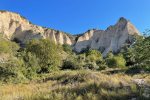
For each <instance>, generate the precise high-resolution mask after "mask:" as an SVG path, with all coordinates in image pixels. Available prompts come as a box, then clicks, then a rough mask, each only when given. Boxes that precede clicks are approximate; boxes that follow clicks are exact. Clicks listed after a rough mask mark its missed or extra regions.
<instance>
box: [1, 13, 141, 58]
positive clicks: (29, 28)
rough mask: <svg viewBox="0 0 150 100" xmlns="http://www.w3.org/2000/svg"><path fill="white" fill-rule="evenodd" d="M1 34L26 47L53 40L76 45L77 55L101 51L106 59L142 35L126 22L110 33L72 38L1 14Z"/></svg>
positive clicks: (95, 33) (111, 28)
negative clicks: (34, 41)
mask: <svg viewBox="0 0 150 100" xmlns="http://www.w3.org/2000/svg"><path fill="white" fill-rule="evenodd" d="M0 33H3V35H4V36H5V37H6V38H7V39H9V40H15V41H17V42H21V43H24V42H26V41H28V40H30V39H40V38H44V39H45V38H49V39H51V40H52V41H54V42H55V43H57V44H58V43H59V44H69V45H72V46H73V48H74V50H75V51H76V52H81V51H82V50H85V49H98V50H100V51H101V52H102V53H103V55H104V56H105V55H106V54H107V53H108V52H109V51H110V50H112V51H113V52H118V51H119V50H120V48H121V47H122V46H123V45H124V43H126V42H132V41H131V40H132V35H139V34H140V33H139V31H138V30H137V29H136V28H135V27H134V25H132V24H131V22H130V21H128V20H126V19H125V18H120V19H119V21H118V22H117V24H115V25H114V26H110V27H108V28H107V29H106V30H96V29H92V30H89V31H87V32H85V33H83V34H82V35H74V36H73V35H70V34H67V33H65V32H61V31H58V30H54V29H49V28H43V27H41V26H37V25H34V24H32V23H31V22H29V21H28V20H27V19H25V18H24V17H22V16H20V15H19V14H17V13H12V12H8V11H0Z"/></svg>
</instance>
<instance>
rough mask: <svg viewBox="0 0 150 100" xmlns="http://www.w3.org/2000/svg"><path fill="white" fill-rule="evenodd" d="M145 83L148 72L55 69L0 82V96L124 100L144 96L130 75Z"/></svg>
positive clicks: (20, 99)
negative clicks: (30, 78) (14, 81)
mask: <svg viewBox="0 0 150 100" xmlns="http://www.w3.org/2000/svg"><path fill="white" fill-rule="evenodd" d="M138 78H142V79H144V80H145V82H147V83H148V84H149V82H150V75H149V74H139V75H135V76H129V75H126V74H123V73H117V74H105V73H102V72H96V71H82V70H81V71H59V72H53V73H50V74H47V75H45V76H44V77H41V78H40V79H37V80H35V81H32V82H29V83H24V84H23V83H22V84H21V83H20V84H1V86H0V97H1V98H0V100H127V99H131V98H135V97H136V98H138V99H141V98H142V99H148V98H145V97H143V96H142V90H141V89H140V88H139V87H138V86H137V84H136V83H135V82H133V80H134V79H138Z"/></svg>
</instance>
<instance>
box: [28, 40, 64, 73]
mask: <svg viewBox="0 0 150 100" xmlns="http://www.w3.org/2000/svg"><path fill="white" fill-rule="evenodd" d="M26 50H27V52H31V53H32V54H34V55H35V56H36V57H37V58H38V59H40V60H39V65H40V66H41V72H42V73H43V72H44V73H45V72H50V71H52V70H58V69H59V66H60V65H61V57H60V51H61V50H60V48H59V47H58V46H57V45H56V44H55V43H53V42H52V41H50V40H46V39H41V40H31V41H29V42H28V43H27V45H26Z"/></svg>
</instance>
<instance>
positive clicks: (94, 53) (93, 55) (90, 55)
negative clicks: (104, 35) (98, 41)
mask: <svg viewBox="0 0 150 100" xmlns="http://www.w3.org/2000/svg"><path fill="white" fill-rule="evenodd" d="M86 57H87V61H88V62H96V61H99V60H102V55H101V53H100V52H99V51H98V50H89V51H88V52H87V53H86Z"/></svg>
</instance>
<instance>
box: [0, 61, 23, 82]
mask: <svg viewBox="0 0 150 100" xmlns="http://www.w3.org/2000/svg"><path fill="white" fill-rule="evenodd" d="M24 70H25V69H24V64H23V62H22V61H21V60H18V59H17V58H10V59H9V60H8V61H5V62H3V63H0V80H1V81H3V82H21V81H22V80H24V79H25V77H24V75H23V71H24Z"/></svg>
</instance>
